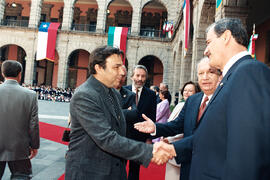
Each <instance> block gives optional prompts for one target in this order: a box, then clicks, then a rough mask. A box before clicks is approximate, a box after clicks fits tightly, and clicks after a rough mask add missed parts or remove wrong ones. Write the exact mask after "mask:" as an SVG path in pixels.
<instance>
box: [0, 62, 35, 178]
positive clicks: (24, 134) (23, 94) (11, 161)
mask: <svg viewBox="0 0 270 180" xmlns="http://www.w3.org/2000/svg"><path fill="white" fill-rule="evenodd" d="M22 69H23V68H22V65H21V63H19V62H18V61H15V60H6V61H4V62H3V64H2V67H1V71H2V75H3V76H4V78H5V82H4V83H3V84H1V85H0V179H1V178H2V176H3V173H4V171H5V167H6V163H7V164H8V166H9V169H10V172H11V177H10V179H14V180H15V179H17V180H19V179H23V180H29V179H31V178H32V165H31V161H30V160H31V159H32V158H34V157H35V156H36V155H37V153H38V148H39V145H40V137H39V120H38V101H37V96H36V93H35V91H32V90H29V89H28V88H25V87H22V86H20V84H19V83H20V81H21V73H22Z"/></svg>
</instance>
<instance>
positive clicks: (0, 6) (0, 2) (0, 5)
mask: <svg viewBox="0 0 270 180" xmlns="http://www.w3.org/2000/svg"><path fill="white" fill-rule="evenodd" d="M5 5H6V2H5V0H0V21H1V20H3V18H4V13H5Z"/></svg>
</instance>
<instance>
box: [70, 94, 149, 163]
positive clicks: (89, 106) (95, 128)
mask: <svg viewBox="0 0 270 180" xmlns="http://www.w3.org/2000/svg"><path fill="white" fill-rule="evenodd" d="M101 98H104V97H97V96H89V94H87V93H83V92H78V93H76V94H75V95H74V96H73V100H72V103H71V106H70V109H71V112H72V114H71V115H72V116H76V118H77V119H78V120H79V122H80V124H81V126H82V127H83V129H84V130H85V131H86V132H87V134H88V135H89V136H90V137H91V139H92V140H93V141H94V142H95V143H96V145H97V146H98V147H99V148H100V149H102V150H103V151H105V152H108V153H110V154H112V155H115V156H118V157H121V158H124V159H129V160H136V161H138V162H140V163H142V164H143V165H144V166H146V167H147V166H148V164H149V163H150V160H151V158H152V150H153V146H152V145H149V144H146V143H141V142H137V141H134V140H131V139H128V138H126V137H124V136H121V135H119V133H118V132H117V131H115V130H113V129H114V128H113V127H112V126H113V124H112V120H111V118H112V117H111V115H109V116H108V114H106V113H109V112H107V111H106V113H105V112H104V107H105V104H103V103H102V102H103V101H102V99H101ZM113 121H115V120H113ZM114 126H116V125H114Z"/></svg>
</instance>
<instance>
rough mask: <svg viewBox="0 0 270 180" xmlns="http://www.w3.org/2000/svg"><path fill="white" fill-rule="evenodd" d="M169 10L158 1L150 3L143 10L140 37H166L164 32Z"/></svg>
mask: <svg viewBox="0 0 270 180" xmlns="http://www.w3.org/2000/svg"><path fill="white" fill-rule="evenodd" d="M167 14H168V13H167V9H166V7H165V6H163V5H162V4H161V3H159V2H157V1H150V2H149V3H147V4H146V5H145V6H144V7H143V9H142V16H141V29H140V35H141V36H147V37H165V36H166V34H165V33H163V32H162V28H163V24H164V22H165V21H166V20H167Z"/></svg>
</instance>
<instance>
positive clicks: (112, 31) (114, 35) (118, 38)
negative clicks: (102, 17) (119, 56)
mask: <svg viewBox="0 0 270 180" xmlns="http://www.w3.org/2000/svg"><path fill="white" fill-rule="evenodd" d="M127 34H128V28H127V27H114V26H110V27H109V32H108V46H112V47H116V48H119V49H120V50H122V51H123V52H124V57H123V64H125V57H126V47H127V44H126V42H127Z"/></svg>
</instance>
